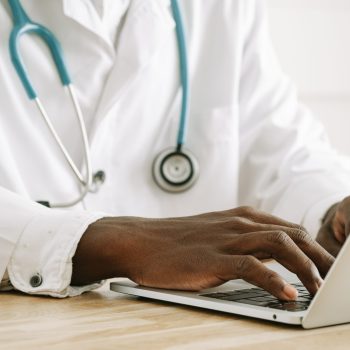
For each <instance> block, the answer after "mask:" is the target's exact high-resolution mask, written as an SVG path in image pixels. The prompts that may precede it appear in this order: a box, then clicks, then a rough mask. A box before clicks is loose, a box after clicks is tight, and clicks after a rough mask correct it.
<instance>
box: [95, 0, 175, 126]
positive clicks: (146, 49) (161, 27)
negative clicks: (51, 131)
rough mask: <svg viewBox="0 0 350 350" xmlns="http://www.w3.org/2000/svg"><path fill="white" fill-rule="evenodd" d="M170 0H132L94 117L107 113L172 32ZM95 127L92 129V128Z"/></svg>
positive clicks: (97, 118)
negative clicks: (112, 65) (112, 64)
mask: <svg viewBox="0 0 350 350" xmlns="http://www.w3.org/2000/svg"><path fill="white" fill-rule="evenodd" d="M174 28H175V22H174V20H173V17H172V14H171V10H170V1H168V0H152V1H150V0H132V1H131V3H130V7H129V11H128V14H127V16H126V19H125V23H124V26H123V29H122V32H121V35H120V38H119V43H118V47H117V49H116V57H115V60H114V62H115V63H114V67H113V69H112V71H111V73H110V76H109V79H108V82H107V85H106V87H105V90H104V93H103V96H102V97H101V100H100V105H99V108H98V110H97V115H96V118H95V126H96V123H97V122H99V121H100V120H101V118H103V117H104V116H106V115H107V113H108V111H109V110H110V109H111V108H112V107H113V105H115V104H116V103H117V102H118V100H119V99H120V98H121V97H122V95H123V94H124V93H125V92H126V91H127V89H128V87H130V86H131V83H132V82H133V81H134V80H135V78H136V77H137V76H138V75H139V73H140V72H141V71H142V69H143V68H144V67H146V66H147V64H149V63H150V62H151V61H152V58H153V57H154V55H155V54H156V53H157V52H158V51H159V49H160V48H161V47H162V46H163V45H164V43H165V42H166V40H169V36H170V35H172V34H173V33H174ZM93 129H95V128H93Z"/></svg>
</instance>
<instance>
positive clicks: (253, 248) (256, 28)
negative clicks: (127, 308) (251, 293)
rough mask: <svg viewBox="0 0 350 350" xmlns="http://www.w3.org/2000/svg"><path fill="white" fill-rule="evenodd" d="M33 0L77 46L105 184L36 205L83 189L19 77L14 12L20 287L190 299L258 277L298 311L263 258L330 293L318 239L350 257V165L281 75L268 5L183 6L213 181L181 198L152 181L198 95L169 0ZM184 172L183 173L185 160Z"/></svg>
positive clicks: (61, 114)
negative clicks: (132, 289) (118, 288)
mask: <svg viewBox="0 0 350 350" xmlns="http://www.w3.org/2000/svg"><path fill="white" fill-rule="evenodd" d="M21 3H22V5H23V8H24V9H25V11H26V12H27V14H28V15H29V16H30V18H32V19H33V20H34V21H36V22H38V23H41V24H43V25H45V26H46V27H48V28H50V30H51V31H52V32H53V33H54V34H55V36H56V37H57V39H58V40H59V42H60V43H61V45H62V48H63V50H64V55H65V59H66V63H67V66H68V68H69V72H70V76H71V79H72V81H73V82H74V84H75V93H76V95H75V96H74V97H75V98H76V102H78V103H79V105H80V106H81V111H82V115H83V118H84V123H85V125H86V130H87V135H88V140H89V144H90V145H89V149H90V153H91V165H92V168H93V169H92V170H93V175H94V180H95V185H96V187H98V188H96V189H95V191H91V192H89V193H88V194H87V195H86V196H85V197H84V199H83V200H82V201H80V202H79V203H77V204H76V205H74V206H73V207H70V208H69V209H68V210H67V209H65V210H63V209H60V208H46V207H44V206H43V205H40V204H37V203H36V202H37V201H45V202H50V203H69V202H70V201H71V200H72V198H76V197H78V196H79V195H80V193H81V190H82V189H81V186H80V185H79V182H77V179H76V176H74V174H73V172H72V168H71V166H67V159H66V158H65V157H64V156H63V155H62V150H61V149H60V148H59V147H58V145H57V142H55V139H54V138H53V137H52V133H50V130H49V128H48V126H47V124H46V123H45V122H44V121H43V119H42V118H41V117H40V114H39V113H38V110H37V106H36V105H35V103H33V101H31V100H29V99H28V96H27V94H26V92H25V90H24V89H23V86H22V85H21V82H20V79H19V77H18V75H17V73H16V71H15V69H14V66H13V63H12V62H11V57H10V53H9V45H8V43H9V38H10V33H11V31H12V29H13V26H14V22H13V14H12V12H11V9H10V6H9V2H8V1H7V0H0V23H1V28H0V36H1V40H0V102H1V103H0V185H1V188H0V208H1V211H0V280H2V282H1V286H2V289H3V290H7V289H11V288H15V289H18V290H21V291H23V292H26V293H30V294H46V295H51V296H56V297H65V296H73V295H78V294H80V293H82V292H83V291H86V290H90V289H92V288H95V287H96V286H98V285H99V283H95V282H98V281H100V280H103V279H105V278H109V277H117V276H126V277H129V278H131V279H133V280H134V281H136V282H138V283H141V284H144V285H147V286H155V287H166V288H179V289H188V290H197V289H201V288H205V287H209V286H214V285H218V284H220V283H223V282H224V281H226V280H228V279H231V278H244V279H246V280H248V281H250V282H252V283H255V284H256V285H258V286H261V287H263V288H265V289H267V290H268V291H270V292H271V293H273V294H274V295H276V296H277V297H279V298H281V299H286V300H288V299H294V298H295V297H296V291H295V290H294V288H293V287H292V286H289V285H288V284H287V283H286V282H285V281H283V280H282V278H281V277H279V276H278V275H277V274H275V273H273V272H272V271H270V270H268V269H267V268H266V267H265V266H264V265H263V264H262V263H261V262H260V260H259V259H262V258H268V257H273V258H275V259H277V260H278V261H279V262H281V263H282V264H283V265H285V266H286V267H287V268H289V269H290V270H292V271H293V272H295V273H297V274H298V275H299V277H300V278H301V280H302V281H303V282H304V284H305V285H306V286H307V288H308V289H309V290H310V292H312V293H315V292H316V291H317V289H318V287H319V286H320V284H321V283H322V277H324V276H325V274H326V273H327V271H328V269H329V268H330V266H331V264H332V262H333V257H332V256H331V255H330V254H329V253H327V252H326V250H324V249H323V248H321V246H320V245H318V244H317V243H316V242H315V241H314V240H313V239H312V237H311V235H312V236H313V237H316V235H318V240H319V241H320V242H321V243H322V244H323V245H324V247H325V248H326V249H328V250H329V251H330V252H331V253H332V254H333V255H335V254H336V253H337V252H338V251H339V249H340V247H341V245H342V243H343V242H344V240H345V237H346V235H347V233H348V232H349V218H350V215H349V212H350V202H349V200H348V199H345V200H344V201H343V198H345V197H346V195H347V194H349V193H350V183H349V181H348V179H349V175H350V170H349V169H348V168H347V167H346V166H345V164H344V163H343V162H342V161H341V160H340V159H339V158H338V156H337V155H336V153H335V152H334V151H333V150H332V148H331V147H330V146H329V144H328V141H327V137H326V134H325V131H324V129H323V127H322V125H320V123H319V122H317V121H316V120H315V119H314V118H313V116H312V115H311V114H310V113H309V112H308V110H307V109H305V108H304V107H303V106H301V105H300V104H299V102H298V100H297V96H296V92H295V89H294V87H293V85H292V84H291V83H290V81H289V80H288V78H287V77H286V76H285V75H284V73H283V71H282V70H281V68H280V66H279V64H278V62H277V60H276V57H275V55H274V52H273V50H272V48H271V44H270V40H269V37H268V32H267V27H266V17H265V12H264V8H263V5H262V1H260V0H222V1H216V0H206V1H199V0H198V1H197V0H194V1H180V7H181V15H182V20H183V22H184V25H185V27H186V42H187V64H188V72H189V73H188V74H189V83H190V85H189V92H190V95H191V99H190V109H189V115H188V123H187V126H186V142H185V145H184V149H183V150H184V151H185V150H186V152H187V150H188V153H186V154H187V155H188V157H189V158H190V160H191V161H192V163H191V164H190V166H189V168H188V169H192V171H193V172H195V175H196V176H194V180H193V182H192V183H191V186H188V188H184V189H183V190H182V191H178V192H176V193H174V192H173V191H169V189H168V190H167V189H165V190H164V184H163V186H162V185H161V184H159V179H158V181H157V174H154V171H153V173H152V164H154V159H155V158H156V157H157V155H159V153H161V152H162V151H163V150H164V149H169V148H170V149H173V151H176V137H177V134H178V131H179V116H180V114H181V108H182V107H183V98H184V97H183V96H184V95H183V90H184V85H183V81H181V78H182V75H181V74H180V69H181V67H182V68H183V66H181V56H179V38H178V37H177V35H176V30H175V23H174V16H173V14H172V11H171V8H170V3H169V1H167V0H152V1H147V0H118V1H115V0H75V1H70V0H50V1H45V2H43V1H38V0H22V1H21ZM177 27H178V26H177ZM20 48H21V54H22V56H23V57H24V61H25V66H26V67H27V69H28V72H29V75H30V79H31V81H32V82H33V86H35V89H36V91H37V93H38V96H40V100H41V101H42V104H43V105H44V106H45V108H46V111H47V114H48V115H49V116H50V121H51V123H52V126H53V127H54V129H55V130H56V132H57V134H58V135H59V137H60V139H61V141H62V143H63V144H64V147H65V149H66V150H67V152H68V153H69V156H70V159H71V161H72V163H74V164H75V165H76V168H77V170H78V172H80V174H83V175H84V172H85V168H86V160H85V158H86V157H85V149H84V145H83V142H82V140H81V130H80V128H79V123H78V122H77V119H76V116H75V111H74V109H73V107H72V104H71V103H70V100H69V97H68V95H67V94H66V92H65V91H64V89H62V86H61V84H60V81H59V79H58V75H57V70H56V69H55V66H54V64H53V61H52V59H51V57H50V54H49V52H48V50H47V46H45V45H43V42H42V40H40V39H39V38H38V37H35V36H24V37H22V38H21V46H20ZM179 67H180V68H179ZM192 156H193V158H192ZM180 158H181V157H180ZM186 159H187V158H186ZM162 160H164V159H162ZM187 160H188V159H187ZM173 161H174V162H175V163H172V164H171V166H170V168H169V169H170V170H169V169H168V170H169V171H170V172H171V171H172V170H174V169H175V170H178V166H177V165H176V162H177V161H178V162H179V166H180V168H181V167H182V166H183V164H182V163H181V162H182V161H183V159H182V160H181V159H180V160H179V159H178V158H176V159H173ZM174 164H175V166H174ZM186 164H187V166H188V164H189V163H186ZM163 165H164V164H163ZM185 168H186V165H185ZM181 169H182V168H181ZM188 169H187V170H188ZM158 175H159V174H158ZM197 175H198V176H197ZM155 179H156V181H155ZM165 186H166V185H165ZM336 203H340V204H336ZM242 205H245V206H242ZM246 205H249V207H247V206H246ZM252 207H254V208H256V209H252ZM230 208H231V209H230ZM232 208H236V209H232ZM203 213H206V214H203ZM267 213H270V214H267ZM150 218H153V219H150ZM165 218H168V219H165ZM169 218H172V219H169ZM280 218H283V219H280ZM321 220H323V223H321ZM292 222H293V223H292ZM294 223H295V224H294ZM303 227H305V229H304V228H303ZM306 229H307V230H308V232H309V233H310V234H311V235H309V234H308V233H306Z"/></svg>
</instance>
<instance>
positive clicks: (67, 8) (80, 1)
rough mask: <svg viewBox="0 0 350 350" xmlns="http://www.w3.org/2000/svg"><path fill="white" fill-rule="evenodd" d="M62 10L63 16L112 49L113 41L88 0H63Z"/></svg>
mask: <svg viewBox="0 0 350 350" xmlns="http://www.w3.org/2000/svg"><path fill="white" fill-rule="evenodd" d="M117 1H118V0H117ZM63 12H64V14H65V16H67V17H69V18H71V19H72V20H73V21H75V22H77V23H79V24H80V25H81V26H82V27H84V28H85V29H86V30H88V31H89V32H91V33H93V34H95V35H97V36H98V37H99V38H100V39H102V40H103V41H104V42H105V43H106V44H107V46H108V47H109V48H110V49H113V43H112V42H111V40H110V38H109V36H107V35H106V30H105V28H104V26H103V24H102V22H101V20H100V18H99V16H98V14H97V12H96V11H95V9H94V7H93V4H92V3H91V2H90V1H89V0H63Z"/></svg>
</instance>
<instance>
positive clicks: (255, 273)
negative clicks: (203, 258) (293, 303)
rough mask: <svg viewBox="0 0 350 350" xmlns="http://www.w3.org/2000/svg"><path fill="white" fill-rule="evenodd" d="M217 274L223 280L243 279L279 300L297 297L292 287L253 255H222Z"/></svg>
mask: <svg viewBox="0 0 350 350" xmlns="http://www.w3.org/2000/svg"><path fill="white" fill-rule="evenodd" d="M219 275H220V278H221V279H223V280H230V279H236V278H241V279H244V280H245V281H247V282H249V283H251V284H254V285H255V286H257V287H260V288H262V289H265V290H266V291H268V292H269V293H271V294H272V295H274V296H275V297H276V298H278V299H281V300H296V299H297V297H298V292H297V290H296V289H295V288H294V287H292V286H291V285H290V284H288V283H287V282H286V281H285V280H284V279H283V278H282V277H281V276H279V275H278V274H277V273H276V272H274V271H272V270H270V269H268V268H267V267H266V266H265V265H264V264H263V263H262V262H260V261H259V260H258V259H256V258H255V257H253V256H249V255H242V256H239V255H236V256H229V255H225V256H223V259H222V263H221V266H220V271H219Z"/></svg>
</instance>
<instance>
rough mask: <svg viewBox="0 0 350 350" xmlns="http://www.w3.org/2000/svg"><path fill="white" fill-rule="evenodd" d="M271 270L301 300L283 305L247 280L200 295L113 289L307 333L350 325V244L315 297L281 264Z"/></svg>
mask: <svg viewBox="0 0 350 350" xmlns="http://www.w3.org/2000/svg"><path fill="white" fill-rule="evenodd" d="M268 267H269V268H270V269H272V270H274V271H276V272H278V273H279V274H280V275H281V276H282V277H284V278H285V280H287V281H288V282H290V283H291V284H293V285H294V286H295V287H296V288H297V290H298V292H299V297H298V299H297V300H296V301H293V302H282V301H280V300H278V299H277V298H275V297H274V296H272V295H271V294H269V293H268V292H266V291H264V290H262V289H260V288H257V287H255V286H253V285H251V284H249V283H247V282H245V281H243V280H234V281H229V282H227V283H225V284H223V285H221V286H219V287H216V288H210V289H206V290H202V291H200V292H182V291H176V290H165V289H156V288H146V287H142V286H138V285H137V284H135V283H133V282H131V281H129V280H125V281H124V280H123V281H120V282H119V281H118V282H112V283H111V285H110V289H111V290H112V291H115V292H118V293H123V294H128V295H132V296H137V297H143V298H149V299H154V300H161V301H166V302H170V303H176V304H182V305H189V306H194V307H199V308H204V309H210V310H216V311H221V312H225V313H231V314H235V315H242V316H248V317H254V318H259V319H263V320H268V321H272V322H278V323H284V324H290V325H299V326H302V327H303V328H305V329H311V328H318V327H325V326H331V325H336V324H342V323H348V322H350V275H349V269H350V240H348V241H347V242H346V243H345V245H344V247H343V248H342V250H341V252H340V253H339V255H338V257H337V259H336V261H335V263H334V264H333V266H332V268H331V270H330V271H329V273H328V275H327V277H326V279H325V281H324V284H323V285H322V287H321V288H320V289H319V291H318V292H317V294H316V295H315V296H314V297H312V296H311V295H310V294H309V293H308V291H307V290H306V288H305V287H304V286H303V285H302V284H301V282H300V281H299V280H298V278H297V276H296V275H294V274H292V273H291V272H289V271H288V270H286V269H285V268H284V267H282V266H281V265H279V264H278V263H268Z"/></svg>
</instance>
